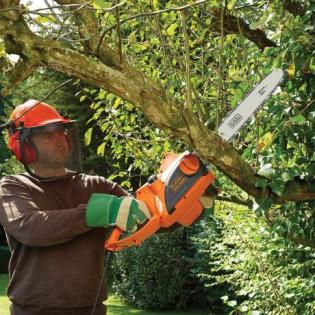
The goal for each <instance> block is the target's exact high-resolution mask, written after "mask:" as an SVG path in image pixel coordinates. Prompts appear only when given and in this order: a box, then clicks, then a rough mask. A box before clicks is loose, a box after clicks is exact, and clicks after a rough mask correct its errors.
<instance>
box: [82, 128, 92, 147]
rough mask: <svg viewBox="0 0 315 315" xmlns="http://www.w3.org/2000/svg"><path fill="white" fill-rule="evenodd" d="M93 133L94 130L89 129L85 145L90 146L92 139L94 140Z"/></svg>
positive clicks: (85, 137) (86, 133)
mask: <svg viewBox="0 0 315 315" xmlns="http://www.w3.org/2000/svg"><path fill="white" fill-rule="evenodd" d="M92 131H93V128H89V129H88V130H87V131H86V132H85V134H84V143H85V145H89V144H90V143H91V139H92Z"/></svg>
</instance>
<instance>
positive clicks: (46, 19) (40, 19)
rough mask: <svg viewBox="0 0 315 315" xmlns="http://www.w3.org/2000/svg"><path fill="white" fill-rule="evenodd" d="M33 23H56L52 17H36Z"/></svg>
mask: <svg viewBox="0 0 315 315" xmlns="http://www.w3.org/2000/svg"><path fill="white" fill-rule="evenodd" d="M35 22H36V23H38V24H46V23H54V22H56V19H55V17H54V16H53V15H46V16H38V17H37V18H36V19H35Z"/></svg>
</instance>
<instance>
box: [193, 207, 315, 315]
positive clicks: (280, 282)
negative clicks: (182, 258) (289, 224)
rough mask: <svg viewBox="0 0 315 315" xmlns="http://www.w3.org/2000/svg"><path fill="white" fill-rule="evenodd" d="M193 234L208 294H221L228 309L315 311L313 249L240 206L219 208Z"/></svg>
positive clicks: (198, 272)
mask: <svg viewBox="0 0 315 315" xmlns="http://www.w3.org/2000/svg"><path fill="white" fill-rule="evenodd" d="M216 215H217V216H218V217H219V218H220V219H214V218H211V217H208V218H204V220H203V221H202V222H201V226H200V228H201V230H202V232H201V233H199V234H198V235H197V236H194V237H193V238H192V241H193V244H194V245H195V246H196V248H197V255H196V257H197V259H200V263H198V268H197V269H195V270H193V271H194V272H195V273H196V275H197V276H198V277H199V278H200V280H201V281H202V282H203V284H204V285H205V286H206V287H207V288H209V296H208V298H209V299H213V298H214V297H216V298H218V295H217V294H213V291H214V292H215V293H219V294H221V296H219V298H221V299H222V301H223V302H224V304H225V305H226V307H228V308H229V311H227V310H226V312H229V313H236V314H249V313H250V314H313V313H314V309H315V303H314V280H315V278H314V255H315V251H314V249H311V248H310V247H304V246H302V245H300V246H298V247H297V246H294V245H292V244H291V243H289V242H287V241H285V240H284V239H283V238H281V237H279V236H278V235H277V234H275V233H274V232H272V231H271V230H270V229H269V227H268V226H266V225H265V224H264V223H263V222H262V221H261V220H258V221H257V220H256V219H255V216H254V215H253V213H250V212H248V210H247V209H243V208H241V207H239V206H235V207H227V206H224V207H222V205H221V207H217V209H216Z"/></svg>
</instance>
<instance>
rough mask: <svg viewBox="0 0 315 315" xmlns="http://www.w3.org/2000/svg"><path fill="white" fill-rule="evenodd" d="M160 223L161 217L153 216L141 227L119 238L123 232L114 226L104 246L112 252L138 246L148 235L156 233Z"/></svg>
mask: <svg viewBox="0 0 315 315" xmlns="http://www.w3.org/2000/svg"><path fill="white" fill-rule="evenodd" d="M160 224H161V217H160V216H158V215H155V216H153V217H152V218H151V219H150V220H149V221H148V222H147V223H146V224H145V225H144V226H143V227H142V228H141V229H139V230H138V231H137V232H134V233H133V234H132V235H129V236H127V237H125V238H122V239H120V236H121V235H122V234H123V233H124V231H122V230H121V229H120V228H118V227H115V228H114V230H113V232H112V234H111V235H110V237H109V238H108V240H107V241H106V242H105V248H106V249H107V250H109V251H112V252H118V251H121V250H123V249H125V248H128V247H131V246H138V245H140V244H141V243H142V242H143V241H144V240H146V239H147V238H148V235H152V234H154V233H156V232H157V231H158V230H159V228H160Z"/></svg>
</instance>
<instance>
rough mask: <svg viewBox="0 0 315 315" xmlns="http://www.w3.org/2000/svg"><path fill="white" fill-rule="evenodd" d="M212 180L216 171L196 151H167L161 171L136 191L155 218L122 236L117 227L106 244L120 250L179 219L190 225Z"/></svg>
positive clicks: (137, 196)
mask: <svg viewBox="0 0 315 315" xmlns="http://www.w3.org/2000/svg"><path fill="white" fill-rule="evenodd" d="M213 181H214V175H213V173H212V172H211V171H209V170H208V169H207V167H206V166H205V165H204V164H203V163H202V161H201V160H200V159H199V157H198V156H197V155H195V154H193V153H189V152H184V153H182V154H181V155H177V154H175V153H168V154H166V155H165V157H164V158H163V161H162V164H161V167H160V173H159V174H158V175H156V176H154V177H151V178H150V179H149V180H148V182H147V183H146V184H144V185H143V186H142V187H140V188H139V189H138V190H137V192H136V199H138V200H142V201H143V202H145V204H146V205H147V207H148V209H149V210H150V212H151V215H152V218H151V219H150V220H149V221H148V222H147V223H146V224H145V225H144V226H143V227H141V228H140V229H139V230H138V231H136V232H135V233H133V234H131V235H129V236H127V237H125V238H122V239H120V236H121V234H122V231H121V230H120V229H119V228H117V227H116V228H115V229H114V231H113V232H112V234H111V236H110V237H109V239H108V240H107V241H106V243H105V248H106V249H107V250H110V251H120V250H122V249H124V248H128V247H131V246H134V245H140V244H141V242H142V241H144V240H146V239H147V238H149V237H150V236H151V235H153V234H154V233H156V232H157V231H158V230H159V229H161V228H169V227H171V226H172V225H174V224H176V223H179V224H181V225H183V226H189V225H191V224H192V223H193V222H194V221H196V220H197V219H198V218H199V217H200V216H201V214H202V213H203V211H204V208H203V205H202V204H201V202H200V201H199V198H200V197H201V196H202V195H203V194H204V193H205V190H206V189H207V188H208V187H209V186H210V185H213Z"/></svg>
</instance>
